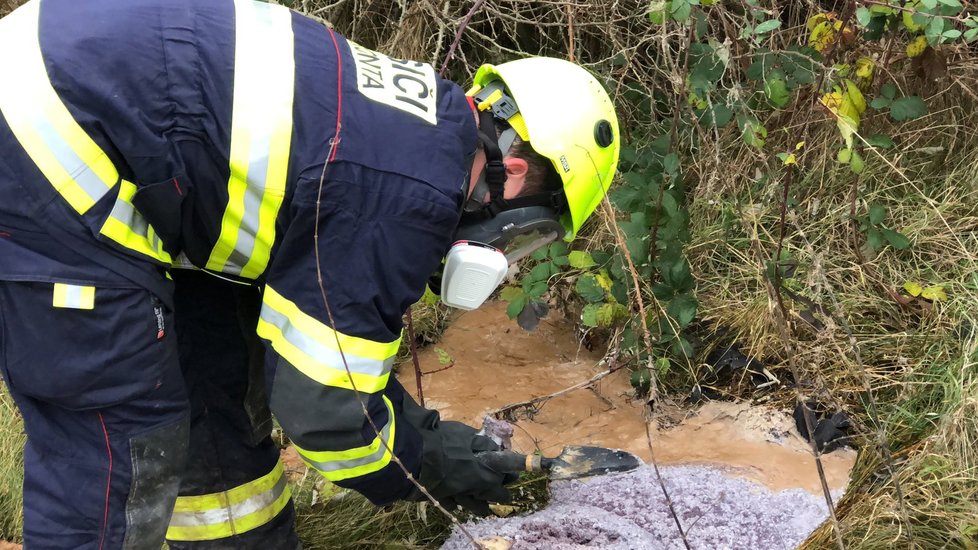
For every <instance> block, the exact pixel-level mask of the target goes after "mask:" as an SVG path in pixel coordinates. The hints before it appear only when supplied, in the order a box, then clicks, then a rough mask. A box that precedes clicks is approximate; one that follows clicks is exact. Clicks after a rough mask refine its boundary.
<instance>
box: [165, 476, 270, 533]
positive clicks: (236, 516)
mask: <svg viewBox="0 0 978 550" xmlns="http://www.w3.org/2000/svg"><path fill="white" fill-rule="evenodd" d="M286 485H288V480H287V479H286V477H285V476H284V475H282V476H279V478H278V481H277V482H275V486H273V487H272V488H271V489H269V490H267V491H264V492H262V493H259V494H257V495H255V496H253V497H251V498H248V499H246V500H242V501H241V502H239V503H237V504H233V505H231V506H228V507H225V508H215V509H213V510H200V511H194V512H174V513H173V515H172V516H171V517H170V527H197V526H202V525H224V524H231V525H234V523H235V522H237V521H241V520H242V519H244V517H245V516H248V515H251V514H253V513H255V512H258V511H260V510H264V509H265V508H268V507H270V506H272V505H274V504H275V502H276V501H278V498H279V497H280V496H282V493H283V492H285V487H286Z"/></svg>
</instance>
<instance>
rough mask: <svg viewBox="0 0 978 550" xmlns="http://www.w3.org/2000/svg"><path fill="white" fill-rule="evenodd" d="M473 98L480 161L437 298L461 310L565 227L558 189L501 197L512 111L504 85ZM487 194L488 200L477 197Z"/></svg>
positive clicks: (489, 292) (477, 302) (482, 296)
mask: <svg viewBox="0 0 978 550" xmlns="http://www.w3.org/2000/svg"><path fill="white" fill-rule="evenodd" d="M474 100H475V102H476V104H478V105H479V139H480V141H481V142H482V146H483V149H484V150H485V153H486V166H485V168H484V170H483V172H482V174H480V176H479V180H478V182H477V184H476V186H475V188H474V190H473V192H472V193H471V198H469V200H468V201H467V202H466V203H465V204H464V206H463V211H462V216H461V222H460V223H459V226H458V229H457V231H456V234H455V243H454V244H453V245H452V247H451V249H450V250H449V251H448V254H447V256H446V257H445V262H444V267H443V269H442V272H441V284H440V286H441V299H442V302H444V303H445V304H446V305H449V306H451V307H456V308H459V309H465V310H471V309H476V308H477V307H479V306H481V305H482V304H483V303H484V302H485V301H486V300H487V299H488V298H489V296H490V295H492V293H493V292H494V291H495V290H496V288H498V287H499V285H500V283H502V281H503V279H504V278H505V277H506V273H507V272H508V271H509V266H510V265H511V264H513V263H515V262H517V261H519V260H520V259H522V258H525V257H527V256H529V255H530V254H532V253H533V252H534V251H536V250H538V249H540V248H542V247H544V246H547V245H549V244H550V243H552V242H554V241H556V240H557V239H560V238H562V237H563V236H564V234H565V231H566V230H565V228H564V226H563V225H562V224H561V223H560V210H561V208H562V205H563V202H562V198H563V191H562V190H561V191H557V192H549V193H543V194H538V195H532V196H521V197H517V198H514V199H508V200H507V199H504V198H503V187H504V184H505V182H506V168H505V166H504V165H503V157H505V155H506V153H507V152H508V151H509V150H510V148H511V147H512V145H513V143H514V141H515V140H516V136H517V133H516V130H514V129H513V128H512V127H510V126H509V125H508V124H507V123H506V121H507V120H509V119H510V118H511V117H513V116H514V115H515V114H516V113H517V112H518V109H517V107H516V103H515V102H514V101H513V99H512V98H511V97H509V96H508V95H507V94H506V90H505V87H504V86H503V85H502V83H501V82H492V83H490V84H489V85H487V86H486V87H485V88H483V89H482V90H480V91H479V93H477V94H476V95H475V96H474ZM497 134H498V137H497ZM465 186H466V189H467V187H468V179H466V181H465ZM487 193H488V195H489V202H483V200H482V199H483V198H484V197H485V196H486V194H487Z"/></svg>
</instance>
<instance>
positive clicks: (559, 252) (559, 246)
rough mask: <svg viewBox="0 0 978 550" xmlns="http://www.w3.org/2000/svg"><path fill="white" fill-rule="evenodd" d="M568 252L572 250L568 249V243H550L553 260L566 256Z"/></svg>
mask: <svg viewBox="0 0 978 550" xmlns="http://www.w3.org/2000/svg"><path fill="white" fill-rule="evenodd" d="M568 250H570V249H569V248H567V243H565V242H564V241H556V242H553V243H550V257H551V258H556V257H558V256H566V255H567V251H568Z"/></svg>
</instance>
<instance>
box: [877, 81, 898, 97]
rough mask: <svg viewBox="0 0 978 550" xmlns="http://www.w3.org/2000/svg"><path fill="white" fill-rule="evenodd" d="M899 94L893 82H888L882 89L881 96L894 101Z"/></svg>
mask: <svg viewBox="0 0 978 550" xmlns="http://www.w3.org/2000/svg"><path fill="white" fill-rule="evenodd" d="M896 94H897V87H896V85H895V84H893V83H892V82H887V83H886V84H883V86H881V87H880V95H882V96H883V97H885V98H887V99H894V98H895V97H896Z"/></svg>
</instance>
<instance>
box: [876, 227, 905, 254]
mask: <svg viewBox="0 0 978 550" xmlns="http://www.w3.org/2000/svg"><path fill="white" fill-rule="evenodd" d="M880 231H881V232H882V233H883V238H885V239H886V240H887V242H889V243H890V246H892V247H893V248H895V249H897V250H906V249H907V248H909V247H910V239H908V238H907V237H906V235H904V234H903V233H900V232H899V231H894V230H892V229H881V230H880Z"/></svg>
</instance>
